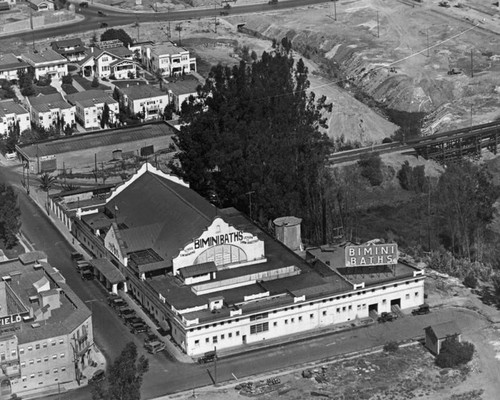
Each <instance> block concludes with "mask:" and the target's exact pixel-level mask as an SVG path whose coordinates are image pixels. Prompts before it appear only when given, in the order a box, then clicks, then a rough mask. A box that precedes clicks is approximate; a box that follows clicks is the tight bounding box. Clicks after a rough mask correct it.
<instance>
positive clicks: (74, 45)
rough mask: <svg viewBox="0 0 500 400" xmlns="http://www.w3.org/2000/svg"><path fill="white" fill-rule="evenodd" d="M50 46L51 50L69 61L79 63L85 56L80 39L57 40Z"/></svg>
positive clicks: (84, 49)
mask: <svg viewBox="0 0 500 400" xmlns="http://www.w3.org/2000/svg"><path fill="white" fill-rule="evenodd" d="M50 46H51V47H52V50H54V51H55V52H57V53H59V54H60V55H62V56H63V57H66V58H67V59H68V60H69V61H80V60H83V59H84V58H85V56H86V51H87V49H86V48H85V45H84V44H83V42H82V39H80V38H75V39H66V40H58V41H57V42H52V43H51V44H50Z"/></svg>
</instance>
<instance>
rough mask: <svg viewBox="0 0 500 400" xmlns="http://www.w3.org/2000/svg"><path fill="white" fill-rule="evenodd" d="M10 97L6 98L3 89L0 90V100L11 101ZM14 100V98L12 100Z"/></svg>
mask: <svg viewBox="0 0 500 400" xmlns="http://www.w3.org/2000/svg"><path fill="white" fill-rule="evenodd" d="M11 98H12V97H9V96H7V91H6V90H4V89H0V100H8V99H11ZM14 100H15V98H14Z"/></svg>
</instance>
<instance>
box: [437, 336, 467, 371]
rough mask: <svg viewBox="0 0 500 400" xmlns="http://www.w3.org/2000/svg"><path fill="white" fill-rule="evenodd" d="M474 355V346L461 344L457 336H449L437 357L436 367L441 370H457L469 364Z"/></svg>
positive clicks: (465, 343)
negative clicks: (456, 368)
mask: <svg viewBox="0 0 500 400" xmlns="http://www.w3.org/2000/svg"><path fill="white" fill-rule="evenodd" d="M473 355H474V345H473V344H472V343H469V342H459V341H458V338H457V336H456V335H453V336H448V337H447V338H446V339H445V340H444V341H443V343H442V344H441V351H440V352H439V354H438V356H437V357H436V365H437V366H438V367H441V368H455V367H458V366H460V365H463V364H467V363H468V362H469V361H470V360H472V356H473Z"/></svg>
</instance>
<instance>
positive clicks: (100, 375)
mask: <svg viewBox="0 0 500 400" xmlns="http://www.w3.org/2000/svg"><path fill="white" fill-rule="evenodd" d="M104 378H106V373H105V372H104V371H103V370H102V369H98V370H97V371H96V372H94V374H93V375H92V377H91V378H90V379H89V383H97V382H101V381H103V380H104Z"/></svg>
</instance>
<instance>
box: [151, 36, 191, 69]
mask: <svg viewBox="0 0 500 400" xmlns="http://www.w3.org/2000/svg"><path fill="white" fill-rule="evenodd" d="M141 58H142V63H143V65H144V66H145V67H146V69H147V70H148V71H149V72H151V73H156V72H157V71H161V73H162V75H163V76H172V75H182V74H189V73H191V72H196V58H194V57H190V55H189V51H188V50H186V49H184V48H182V47H177V46H176V45H174V44H173V43H171V42H169V43H165V44H155V45H150V44H146V45H144V46H143V47H142V49H141Z"/></svg>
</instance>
